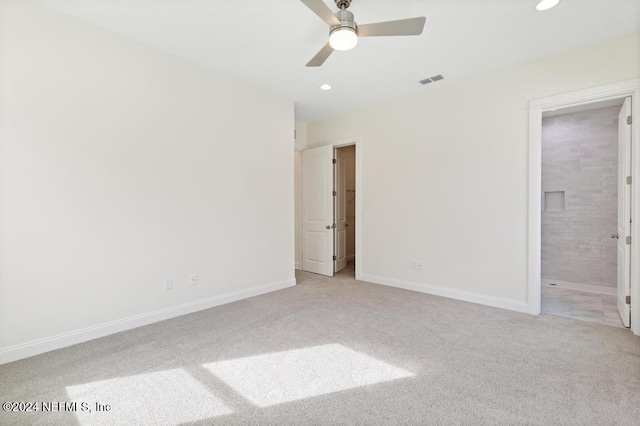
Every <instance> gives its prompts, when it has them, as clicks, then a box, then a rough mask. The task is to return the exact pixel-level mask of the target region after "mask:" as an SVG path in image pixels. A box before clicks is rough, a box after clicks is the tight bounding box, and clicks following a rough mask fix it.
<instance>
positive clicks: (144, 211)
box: [0, 2, 295, 362]
mask: <svg viewBox="0 0 640 426" xmlns="http://www.w3.org/2000/svg"><path fill="white" fill-rule="evenodd" d="M0 7H1V9H0V16H1V18H0V19H1V21H0V40H1V43H2V44H1V45H0V91H1V92H0V93H1V96H0V99H1V101H0V120H1V133H0V362H2V361H3V360H5V361H6V360H8V359H14V358H15V357H16V356H18V355H20V354H22V355H25V354H30V353H35V352H38V351H39V350H43V349H46V348H52V347H56V346H60V345H63V344H69V343H73V342H75V341H78V340H82V339H83V338H88V337H91V336H95V335H98V334H106V333H108V332H113V331H117V329H118V328H120V329H122V328H127V327H128V326H132V325H136V324H137V325H140V323H144V322H145V321H146V322H149V321H152V320H157V319H159V318H161V317H167V316H171V315H173V314H177V313H184V312H186V311H189V310H195V309H199V308H202V307H206V306H208V305H215V304H217V303H220V302H221V301H228V300H233V299H237V298H239V297H244V296H246V295H249V294H255V293H259V292H262V291H267V290H271V289H274V288H279V287H282V286H288V285H293V284H294V283H295V281H294V273H293V267H292V265H293V262H294V230H293V227H292V226H291V224H292V223H293V220H294V214H293V213H294V202H293V196H292V194H293V190H294V188H293V164H292V162H291V151H292V150H293V129H294V119H293V103H292V102H291V101H288V100H285V99H282V98H279V97H277V96H274V95H272V94H269V93H267V92H264V91H262V90H259V89H257V88H253V87H250V86H248V85H245V84H243V83H240V82H236V81H234V80H231V79H229V78H226V77H222V76H218V75H216V74H214V73H213V72H211V71H209V70H207V69H204V68H200V67H197V66H195V65H192V64H190V63H188V62H185V61H182V60H180V59H176V58H173V57H171V56H169V55H167V54H164V53H162V52H159V51H156V50H153V49H151V48H148V47H145V46H143V45H140V44H138V43H135V42H132V41H129V40H127V39H125V38H122V37H119V36H116V35H113V34H111V33H109V32H106V31H103V30H100V29H98V28H96V27H92V26H90V25H88V24H85V23H82V22H80V21H77V20H75V19H73V18H70V17H67V16H64V15H61V14H59V13H57V12H53V11H51V10H49V9H47V8H44V7H41V6H36V5H33V4H31V3H28V2H1V3H0ZM192 273H197V274H198V275H199V280H200V283H199V285H197V286H194V287H191V286H189V285H188V283H187V278H188V276H189V274H192ZM166 277H173V279H174V284H173V285H174V289H173V290H171V291H164V290H163V288H162V286H163V279H164V278H166ZM264 285H266V287H257V286H264ZM222 296H226V297H224V298H222ZM201 302H202V303H201ZM176 306H179V307H180V309H178V310H175V311H171V309H169V310H167V311H161V313H158V312H159V310H162V309H168V308H172V307H176ZM149 312H155V313H156V314H157V315H155V316H153V315H151V316H148V317H145V316H144V315H145V314H147V313H149ZM136 315H142V316H143V317H144V318H142V317H138V319H137V320H136V321H133V322H131V321H129V322H127V321H125V322H124V323H117V324H116V323H113V321H116V322H117V321H120V320H122V319H126V318H131V317H132V316H136ZM141 318H142V319H141ZM108 322H112V323H109V324H110V325H107V326H104V327H102V326H103V325H105V324H106V323H108ZM114 324H116V325H114ZM86 327H97V328H96V329H93V331H91V332H86V333H85V332H83V333H84V334H83V333H80V334H79V335H78V336H75V337H73V332H74V330H79V329H84V328H86ZM101 327H102V328H101ZM85 331H87V330H85ZM65 333H66V334H65ZM69 333H71V334H69ZM55 336H57V337H55ZM70 336H71V337H70ZM52 337H53V339H52V340H46V341H43V340H40V339H49V338H52ZM56 339H57V340H56ZM74 339H75V340H74ZM47 342H48V343H47ZM51 342H54V343H55V342H57V343H55V344H52V343H51ZM16 351H17V352H16ZM20 351H22V352H20Z"/></svg>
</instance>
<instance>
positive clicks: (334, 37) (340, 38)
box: [329, 27, 358, 50]
mask: <svg viewBox="0 0 640 426" xmlns="http://www.w3.org/2000/svg"><path fill="white" fill-rule="evenodd" d="M329 44H330V45H331V47H332V48H333V50H351V49H353V48H354V47H356V44H358V34H356V31H355V30H354V29H353V28H349V27H342V28H336V29H335V30H333V31H331V35H329Z"/></svg>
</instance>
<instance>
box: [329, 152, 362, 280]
mask: <svg viewBox="0 0 640 426" xmlns="http://www.w3.org/2000/svg"><path fill="white" fill-rule="evenodd" d="M333 155H334V157H333V158H334V160H335V162H334V167H333V171H334V174H333V185H334V192H333V194H334V202H333V208H334V214H333V217H334V223H335V225H336V227H335V231H334V250H333V253H334V257H335V259H334V262H333V263H334V266H333V272H334V273H335V274H340V275H341V276H349V277H352V278H355V274H356V268H355V260H356V226H357V224H356V146H355V145H348V146H343V147H339V148H334V154H333Z"/></svg>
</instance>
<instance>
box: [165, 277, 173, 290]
mask: <svg viewBox="0 0 640 426" xmlns="http://www.w3.org/2000/svg"><path fill="white" fill-rule="evenodd" d="M172 288H173V278H167V279H165V280H164V289H165V290H171V289H172Z"/></svg>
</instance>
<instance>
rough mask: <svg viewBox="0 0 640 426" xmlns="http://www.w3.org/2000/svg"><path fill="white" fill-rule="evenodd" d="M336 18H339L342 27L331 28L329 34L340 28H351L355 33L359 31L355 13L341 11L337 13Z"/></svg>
mask: <svg viewBox="0 0 640 426" xmlns="http://www.w3.org/2000/svg"><path fill="white" fill-rule="evenodd" d="M336 18H338V21H340V25H336V26H333V27H331V29H330V31H329V34H331V33H332V32H334V31H335V30H337V29H339V28H351V29H352V30H353V31H355V32H357V31H358V26H357V25H356V21H354V20H353V13H351V12H349V11H348V10H345V9H340V10H339V11H337V12H336Z"/></svg>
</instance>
